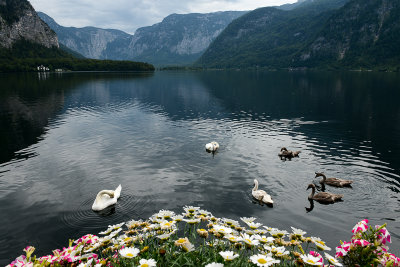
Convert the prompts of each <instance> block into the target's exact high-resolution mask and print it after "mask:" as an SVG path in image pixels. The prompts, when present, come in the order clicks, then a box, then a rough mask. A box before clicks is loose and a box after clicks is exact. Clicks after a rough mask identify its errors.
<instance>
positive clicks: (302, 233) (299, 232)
mask: <svg viewBox="0 0 400 267" xmlns="http://www.w3.org/2000/svg"><path fill="white" fill-rule="evenodd" d="M291 228H292V232H293V234H294V235H296V236H297V237H302V236H303V235H305V234H307V232H305V231H303V230H301V229H297V228H294V227H292V226H291Z"/></svg>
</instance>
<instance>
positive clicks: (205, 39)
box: [39, 11, 245, 65]
mask: <svg viewBox="0 0 400 267" xmlns="http://www.w3.org/2000/svg"><path fill="white" fill-rule="evenodd" d="M244 13H245V12H239V11H237V12H236V11H234V12H216V13H208V14H185V15H178V14H173V15H170V16H168V17H166V18H165V19H164V20H163V21H162V22H160V23H157V24H155V25H153V26H149V27H143V28H139V29H138V30H137V31H136V33H135V34H134V35H129V34H127V33H124V32H122V31H118V30H105V29H99V28H94V27H85V28H73V27H70V28H67V27H63V26H60V25H58V24H57V23H56V22H55V21H54V20H53V19H52V18H50V17H49V16H47V15H46V14H44V13H40V12H39V15H40V17H41V18H42V19H43V20H44V21H45V22H46V23H47V24H49V26H50V27H51V28H52V29H53V30H54V31H55V32H56V33H57V35H58V37H59V40H60V42H61V43H62V44H64V45H65V46H67V47H68V48H70V49H72V50H75V51H77V52H79V53H80V54H82V55H84V56H85V57H88V58H97V59H125V60H135V61H145V62H149V63H152V64H157V65H168V64H187V63H192V62H194V61H195V60H197V59H198V57H199V56H200V55H201V54H202V53H203V52H204V51H205V50H206V49H207V47H208V46H209V44H210V43H211V42H212V41H213V40H214V39H215V38H216V37H217V36H218V35H219V34H220V32H221V31H222V30H223V29H225V27H226V26H227V25H228V24H229V23H230V22H231V21H232V20H234V19H235V18H237V17H239V16H241V15H243V14H244Z"/></svg>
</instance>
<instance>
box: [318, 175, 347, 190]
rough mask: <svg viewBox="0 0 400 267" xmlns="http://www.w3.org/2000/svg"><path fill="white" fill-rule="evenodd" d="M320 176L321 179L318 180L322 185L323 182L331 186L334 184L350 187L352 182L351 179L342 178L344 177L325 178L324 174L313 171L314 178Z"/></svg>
mask: <svg viewBox="0 0 400 267" xmlns="http://www.w3.org/2000/svg"><path fill="white" fill-rule="evenodd" d="M319 176H322V179H321V180H320V181H319V183H320V184H321V185H322V186H324V185H325V184H327V185H331V186H336V187H344V186H347V187H351V184H352V183H353V181H352V180H344V179H339V178H326V176H325V174H323V173H320V172H316V173H315V178H317V177H319Z"/></svg>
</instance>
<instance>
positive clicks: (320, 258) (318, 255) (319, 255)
mask: <svg viewBox="0 0 400 267" xmlns="http://www.w3.org/2000/svg"><path fill="white" fill-rule="evenodd" d="M310 255H311V256H313V257H315V258H318V262H323V258H322V255H321V254H319V253H318V252H316V251H310Z"/></svg>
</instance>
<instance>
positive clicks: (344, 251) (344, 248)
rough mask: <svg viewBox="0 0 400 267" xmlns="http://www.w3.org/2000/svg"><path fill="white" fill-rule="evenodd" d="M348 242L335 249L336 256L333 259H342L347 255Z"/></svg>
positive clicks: (349, 244)
mask: <svg viewBox="0 0 400 267" xmlns="http://www.w3.org/2000/svg"><path fill="white" fill-rule="evenodd" d="M350 246H351V243H350V242H346V241H345V242H343V244H342V245H341V246H338V247H336V255H335V257H336V258H337V257H344V256H346V255H347V253H348V252H349V251H350Z"/></svg>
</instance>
